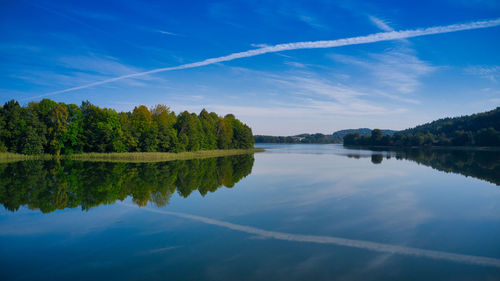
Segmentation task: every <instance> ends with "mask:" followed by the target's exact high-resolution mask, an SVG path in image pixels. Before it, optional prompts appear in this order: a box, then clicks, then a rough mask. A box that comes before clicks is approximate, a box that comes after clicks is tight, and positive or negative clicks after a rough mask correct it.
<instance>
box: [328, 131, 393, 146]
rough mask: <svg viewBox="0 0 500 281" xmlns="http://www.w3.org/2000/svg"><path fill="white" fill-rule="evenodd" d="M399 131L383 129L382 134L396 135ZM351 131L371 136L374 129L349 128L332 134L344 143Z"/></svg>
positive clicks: (339, 141)
mask: <svg viewBox="0 0 500 281" xmlns="http://www.w3.org/2000/svg"><path fill="white" fill-rule="evenodd" d="M396 132H397V131H394V130H382V134H383V135H384V136H385V135H390V136H392V135H394V133H396ZM349 133H353V134H354V133H359V135H360V136H369V135H371V134H372V130H371V129H368V128H359V129H347V130H340V131H336V132H334V133H333V134H332V136H333V138H334V139H335V141H336V143H343V142H344V137H345V136H346V135H347V134H349Z"/></svg>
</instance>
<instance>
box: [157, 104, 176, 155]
mask: <svg viewBox="0 0 500 281" xmlns="http://www.w3.org/2000/svg"><path fill="white" fill-rule="evenodd" d="M151 114H152V116H153V125H154V126H155V127H156V131H157V132H158V150H159V151H164V152H176V151H177V143H178V140H177V131H176V130H175V128H174V125H175V122H176V116H175V113H174V112H173V111H170V108H168V107H167V106H166V105H161V104H158V105H156V106H155V107H153V108H152V109H151Z"/></svg>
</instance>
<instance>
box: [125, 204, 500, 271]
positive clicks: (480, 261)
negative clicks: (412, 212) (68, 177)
mask: <svg viewBox="0 0 500 281" xmlns="http://www.w3.org/2000/svg"><path fill="white" fill-rule="evenodd" d="M122 205H125V206H127V207H134V208H137V207H136V206H134V205H131V204H122ZM140 210H143V211H148V212H153V213H160V214H165V215H171V216H176V217H180V218H185V219H190V220H194V221H199V222H203V223H206V224H210V225H217V226H221V227H225V228H229V229H232V230H236V231H241V232H246V233H249V234H254V235H259V236H262V237H266V238H274V239H278V240H287V241H294V242H309V243H320V244H333V245H339V246H346V247H353V248H359V249H366V250H372V251H377V252H383V253H391V254H399V255H407V256H416V257H426V258H432V259H439V260H447V261H453V262H458V263H466V264H474V265H482V266H493V267H499V268H500V259H495V258H488V257H481V256H472V255H462V254H454V253H448V252H441V251H433V250H425V249H419V248H412V247H404V246H397V245H390V244H383V243H376V242H370V241H363V240H353V239H346V238H340V237H332V236H316V235H300V234H291V233H285V232H277V231H268V230H263V229H259V228H255V227H251V226H245V225H239V224H234V223H229V222H224V221H220V220H215V219H210V218H206V217H201V216H195V215H189V214H183V213H177V212H171V211H166V210H161V209H151V208H141V209H140Z"/></svg>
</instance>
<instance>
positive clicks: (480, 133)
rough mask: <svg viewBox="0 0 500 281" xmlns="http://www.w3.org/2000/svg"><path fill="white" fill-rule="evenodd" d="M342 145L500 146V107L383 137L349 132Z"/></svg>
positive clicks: (378, 133) (378, 134)
mask: <svg viewBox="0 0 500 281" xmlns="http://www.w3.org/2000/svg"><path fill="white" fill-rule="evenodd" d="M344 145H375V146H500V107H497V108H496V109H494V110H490V111H487V112H482V113H477V114H472V115H467V116H460V117H454V118H442V119H438V120H436V121H432V122H430V123H426V124H423V125H420V126H416V127H414V128H410V129H406V130H403V131H399V132H397V133H396V134H394V135H392V136H384V135H383V133H382V131H381V130H373V131H372V133H371V134H370V135H365V136H363V135H361V134H356V133H348V134H347V135H345V137H344Z"/></svg>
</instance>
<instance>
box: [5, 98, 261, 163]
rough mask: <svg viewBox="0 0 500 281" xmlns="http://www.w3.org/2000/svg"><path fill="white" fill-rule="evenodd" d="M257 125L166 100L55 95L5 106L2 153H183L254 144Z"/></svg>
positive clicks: (242, 147)
mask: <svg viewBox="0 0 500 281" xmlns="http://www.w3.org/2000/svg"><path fill="white" fill-rule="evenodd" d="M253 144H254V140H253V135H252V130H251V129H250V127H248V126H247V125H245V124H243V123H242V122H241V121H239V120H238V119H236V118H235V117H234V115H232V114H228V115H226V116H225V117H221V116H218V115H217V114H216V113H214V112H211V113H208V112H207V111H206V110H205V109H203V110H202V111H201V112H200V114H198V115H196V114H195V113H189V112H187V111H184V112H182V113H180V114H179V115H176V114H175V113H174V112H173V111H171V110H170V109H169V108H168V107H167V106H165V105H156V106H155V107H152V108H149V109H148V108H147V107H146V106H144V105H141V106H137V107H135V108H134V110H133V111H132V112H117V111H115V110H114V109H111V108H100V107H98V106H96V105H93V104H91V103H90V102H88V101H85V102H82V104H81V105H80V106H78V105H75V104H65V103H62V102H60V103H57V102H55V101H52V100H50V99H43V100H42V101H40V102H31V103H29V104H28V105H26V106H21V105H20V104H19V102H17V101H15V100H11V101H9V102H6V103H5V104H4V105H3V106H0V152H16V153H22V154H42V153H49V154H55V155H59V154H75V153H83V152H135V151H140V152H152V151H159V152H182V151H196V150H212V149H245V148H251V147H253Z"/></svg>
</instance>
